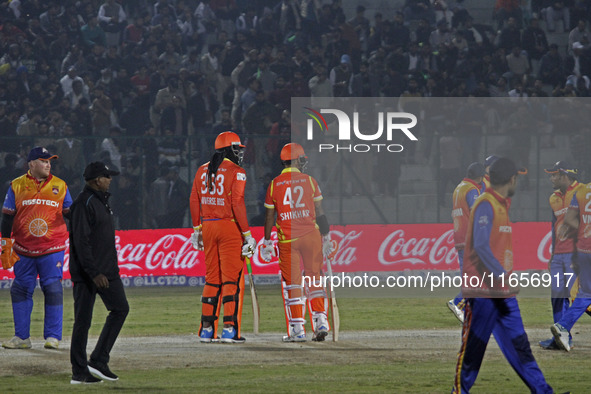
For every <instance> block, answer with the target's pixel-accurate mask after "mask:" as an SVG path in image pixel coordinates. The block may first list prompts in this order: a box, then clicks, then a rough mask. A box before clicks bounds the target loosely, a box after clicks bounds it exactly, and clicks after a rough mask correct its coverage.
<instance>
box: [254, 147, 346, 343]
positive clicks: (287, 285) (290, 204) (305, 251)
mask: <svg viewBox="0 0 591 394" xmlns="http://www.w3.org/2000/svg"><path fill="white" fill-rule="evenodd" d="M280 158H281V161H282V163H283V167H284V169H283V171H281V174H280V175H279V176H278V177H276V178H275V179H273V180H272V181H271V183H270V184H269V187H268V189H267V195H266V197H265V208H266V214H265V240H264V243H263V245H262V248H261V257H262V259H263V261H267V262H270V261H271V258H272V256H273V255H274V253H275V249H274V246H273V241H271V229H272V228H273V224H275V225H276V227H277V238H278V241H279V247H278V249H279V267H280V268H281V284H282V289H283V301H284V305H285V318H286V322H287V335H286V336H284V337H283V341H284V342H304V341H306V331H305V328H304V324H305V323H306V320H305V319H304V314H305V305H306V298H307V299H308V302H309V304H310V310H311V314H312V330H313V332H314V335H313V338H312V340H315V341H324V339H325V338H326V335H327V334H328V330H329V325H328V319H327V315H326V292H325V290H324V288H323V287H322V283H321V281H320V277H321V276H320V275H321V269H322V260H323V259H322V257H323V255H324V257H326V258H328V259H332V258H333V257H334V255H335V254H336V252H337V247H338V246H337V244H336V242H333V241H331V239H330V233H329V231H330V228H329V225H328V220H327V219H326V215H325V214H324V211H323V210H322V193H321V192H320V187H318V182H316V179H314V178H312V177H311V176H309V175H305V174H304V173H303V171H304V170H305V168H306V165H307V164H308V157H307V156H306V154H305V153H304V148H302V146H301V145H299V144H296V143H289V144H286V145H285V146H284V147H283V149H281V153H280ZM275 212H277V221H276V223H274V222H275ZM321 235H322V237H321ZM300 261H301V262H302V263H303V266H304V275H305V276H306V277H308V278H312V280H311V281H310V282H311V283H310V285H311V286H310V287H308V286H307V285H308V283H307V282H306V283H304V284H303V283H302V271H301V265H300ZM327 264H330V261H329V262H327ZM304 285H305V286H304ZM304 288H305V291H306V297H304Z"/></svg>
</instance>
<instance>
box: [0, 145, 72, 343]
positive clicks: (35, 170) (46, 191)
mask: <svg viewBox="0 0 591 394" xmlns="http://www.w3.org/2000/svg"><path fill="white" fill-rule="evenodd" d="M55 158H57V156H55V155H52V154H50V153H49V152H48V151H47V149H45V148H43V147H40V146H37V147H35V148H33V149H31V151H30V152H29V155H28V157H27V162H28V165H29V171H28V172H27V173H26V174H25V175H23V176H20V177H18V178H16V179H14V180H13V181H12V182H11V183H10V187H9V188H8V192H7V193H6V198H5V199H4V205H3V206H2V214H3V215H2V224H1V227H2V256H1V257H2V258H1V259H2V267H3V268H4V269H9V268H11V267H12V266H13V265H14V282H12V286H11V287H10V297H11V299H12V313H13V317H14V337H13V338H12V339H11V340H9V341H7V342H4V343H3V344H2V346H3V347H5V348H8V349H30V348H31V340H30V338H29V336H30V328H31V312H32V311H33V292H34V290H35V285H36V281H37V276H39V284H40V286H41V290H43V295H44V296H45V317H44V324H43V337H44V338H45V345H44V347H45V348H47V349H57V348H58V347H59V342H60V341H61V339H62V323H63V303H64V301H63V289H62V276H63V265H64V252H65V250H66V240H67V239H68V229H67V227H66V222H65V221H64V216H67V215H69V213H70V205H72V197H71V196H70V192H69V190H68V186H67V185H66V183H65V182H64V181H63V180H61V179H59V178H58V177H56V176H53V175H52V174H51V160H52V159H55ZM13 239H14V243H13ZM15 263H16V264H15Z"/></svg>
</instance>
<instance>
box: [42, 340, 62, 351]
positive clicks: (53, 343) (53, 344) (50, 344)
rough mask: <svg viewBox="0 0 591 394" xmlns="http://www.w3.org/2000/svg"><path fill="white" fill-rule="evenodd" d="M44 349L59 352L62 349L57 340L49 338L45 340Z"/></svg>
mask: <svg viewBox="0 0 591 394" xmlns="http://www.w3.org/2000/svg"><path fill="white" fill-rule="evenodd" d="M43 347H44V348H45V349H54V350H57V349H58V348H59V347H60V341H59V340H58V339H57V338H53V337H49V338H47V339H45V345H43Z"/></svg>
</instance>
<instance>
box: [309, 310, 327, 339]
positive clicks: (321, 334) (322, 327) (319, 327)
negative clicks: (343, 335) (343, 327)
mask: <svg viewBox="0 0 591 394" xmlns="http://www.w3.org/2000/svg"><path fill="white" fill-rule="evenodd" d="M314 327H315V330H314V338H312V340H313V341H316V342H322V341H324V339H325V338H326V336H327V335H328V319H327V318H326V315H325V314H324V313H319V314H318V315H316V316H315V317H314Z"/></svg>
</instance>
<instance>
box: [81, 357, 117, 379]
mask: <svg viewBox="0 0 591 394" xmlns="http://www.w3.org/2000/svg"><path fill="white" fill-rule="evenodd" d="M88 370H89V371H90V373H91V374H93V375H96V376H98V377H99V378H101V379H105V380H108V381H111V382H114V381H116V380H119V376H117V375H115V374H114V373H113V372H112V371H111V370H110V369H109V366H108V365H107V364H102V363H95V362H93V361H89V362H88Z"/></svg>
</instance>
